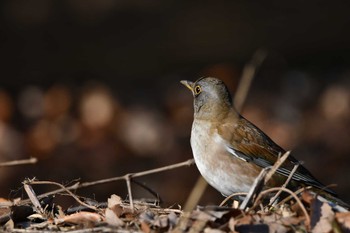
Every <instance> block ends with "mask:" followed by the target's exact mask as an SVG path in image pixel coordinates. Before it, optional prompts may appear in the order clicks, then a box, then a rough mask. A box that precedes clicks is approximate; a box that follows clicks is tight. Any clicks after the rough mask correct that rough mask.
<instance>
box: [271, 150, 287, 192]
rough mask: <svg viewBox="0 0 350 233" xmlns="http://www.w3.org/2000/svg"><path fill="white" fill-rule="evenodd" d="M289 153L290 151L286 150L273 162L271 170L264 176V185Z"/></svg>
mask: <svg viewBox="0 0 350 233" xmlns="http://www.w3.org/2000/svg"><path fill="white" fill-rule="evenodd" d="M289 155H290V151H287V152H286V153H284V154H283V155H282V157H280V158H278V159H277V161H276V162H275V164H274V165H273V166H272V168H271V170H270V171H269V172H268V173H267V174H266V176H265V185H266V184H267V182H268V181H269V180H270V179H271V177H272V176H273V175H274V174H275V173H276V171H277V170H278V168H279V167H280V166H281V165H282V164H283V163H284V161H286V160H287V158H288V156H289Z"/></svg>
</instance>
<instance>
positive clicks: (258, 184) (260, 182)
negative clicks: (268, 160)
mask: <svg viewBox="0 0 350 233" xmlns="http://www.w3.org/2000/svg"><path fill="white" fill-rule="evenodd" d="M270 169H271V167H265V168H264V169H262V170H261V171H260V174H259V175H258V177H256V178H255V180H254V183H253V185H252V187H251V188H250V190H249V192H248V195H247V196H246V197H245V198H244V200H243V202H242V203H241V205H240V206H239V209H240V210H245V209H246V208H247V207H248V204H249V203H250V202H251V200H252V199H253V198H254V196H255V195H256V194H257V193H260V191H261V190H262V189H263V187H264V180H265V177H266V174H267V173H268V171H269V170H270Z"/></svg>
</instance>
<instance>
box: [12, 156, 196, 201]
mask: <svg viewBox="0 0 350 233" xmlns="http://www.w3.org/2000/svg"><path fill="white" fill-rule="evenodd" d="M193 163H194V160H193V159H189V160H186V161H184V162H181V163H176V164H172V165H167V166H164V167H159V168H155V169H150V170H146V171H142V172H137V173H129V174H126V175H123V176H117V177H112V178H108V179H102V180H96V181H92V182H84V183H75V184H73V185H71V186H68V187H65V186H63V185H61V184H58V183H55V182H52V183H55V184H57V185H58V186H59V187H61V188H60V189H57V190H53V191H51V192H47V193H43V194H40V195H38V196H37V198H38V199H41V198H43V197H46V196H50V195H54V194H57V193H61V192H67V191H69V190H76V189H80V188H86V187H90V186H95V185H99V184H105V183H110V182H115V181H119V180H125V181H127V179H131V178H133V177H140V176H145V175H150V174H154V173H159V172H163V171H168V170H172V169H176V168H180V167H185V166H190V165H192V164H193ZM35 182H36V184H39V182H49V181H35ZM31 184H33V183H31ZM42 184H43V183H42ZM130 191H131V189H130ZM129 197H130V193H129ZM28 203H30V200H29V199H26V200H22V201H20V203H18V204H28ZM89 208H90V207H89Z"/></svg>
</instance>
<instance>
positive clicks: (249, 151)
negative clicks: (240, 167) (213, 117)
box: [218, 116, 335, 194]
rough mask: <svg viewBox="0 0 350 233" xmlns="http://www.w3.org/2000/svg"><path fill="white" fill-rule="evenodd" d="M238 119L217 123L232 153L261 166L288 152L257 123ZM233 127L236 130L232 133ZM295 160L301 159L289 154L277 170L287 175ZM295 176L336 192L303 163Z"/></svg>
mask: <svg viewBox="0 0 350 233" xmlns="http://www.w3.org/2000/svg"><path fill="white" fill-rule="evenodd" d="M237 120H238V121H235V122H226V123H225V124H223V125H220V126H219V127H218V129H219V131H218V133H219V134H220V135H221V136H222V137H223V139H224V140H225V141H226V142H227V150H228V151H229V152H230V153H231V154H233V155H234V156H236V157H238V158H240V159H243V160H245V161H247V162H250V163H254V164H256V165H257V166H259V167H267V166H272V165H273V164H274V163H275V162H276V160H277V158H278V156H281V155H283V154H284V153H285V150H284V149H282V148H281V147H280V146H278V145H277V144H276V143H275V142H274V141H272V139H271V138H269V137H268V136H267V135H266V134H265V133H264V132H263V131H261V130H260V129H259V128H258V127H256V126H255V125H254V124H252V123H251V122H249V121H248V120H246V119H245V118H243V117H241V116H240V117H239V118H238V119H237ZM232 130H233V131H234V133H232ZM296 164H299V161H298V160H297V159H295V158H294V157H292V156H289V157H288V160H287V161H285V162H284V163H283V165H282V166H281V167H280V168H279V169H278V170H277V173H279V174H281V175H284V176H287V177H288V176H289V175H290V172H291V170H292V169H293V167H294V166H295V165H296ZM292 179H293V180H295V181H298V182H301V183H304V184H306V185H311V186H314V187H317V188H319V189H324V190H325V191H327V192H329V193H331V194H335V193H334V192H333V191H332V190H329V189H327V188H325V186H324V185H323V184H322V183H320V182H319V181H318V180H317V179H316V178H315V177H313V175H312V174H311V173H310V172H309V171H308V170H307V169H306V168H305V167H303V166H302V165H300V164H299V167H298V169H297V171H296V172H295V173H294V174H293V177H292Z"/></svg>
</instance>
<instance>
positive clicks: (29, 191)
mask: <svg viewBox="0 0 350 233" xmlns="http://www.w3.org/2000/svg"><path fill="white" fill-rule="evenodd" d="M30 182H31V181H25V182H24V190H25V191H26V193H27V195H28V197H29V199H30V201H31V202H32V204H33V206H34V209H35V210H36V212H37V213H40V214H43V213H44V210H43V208H42V207H41V205H40V202H39V200H38V198H37V196H36V194H35V192H34V190H33V188H32V186H30V185H29V184H30Z"/></svg>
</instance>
